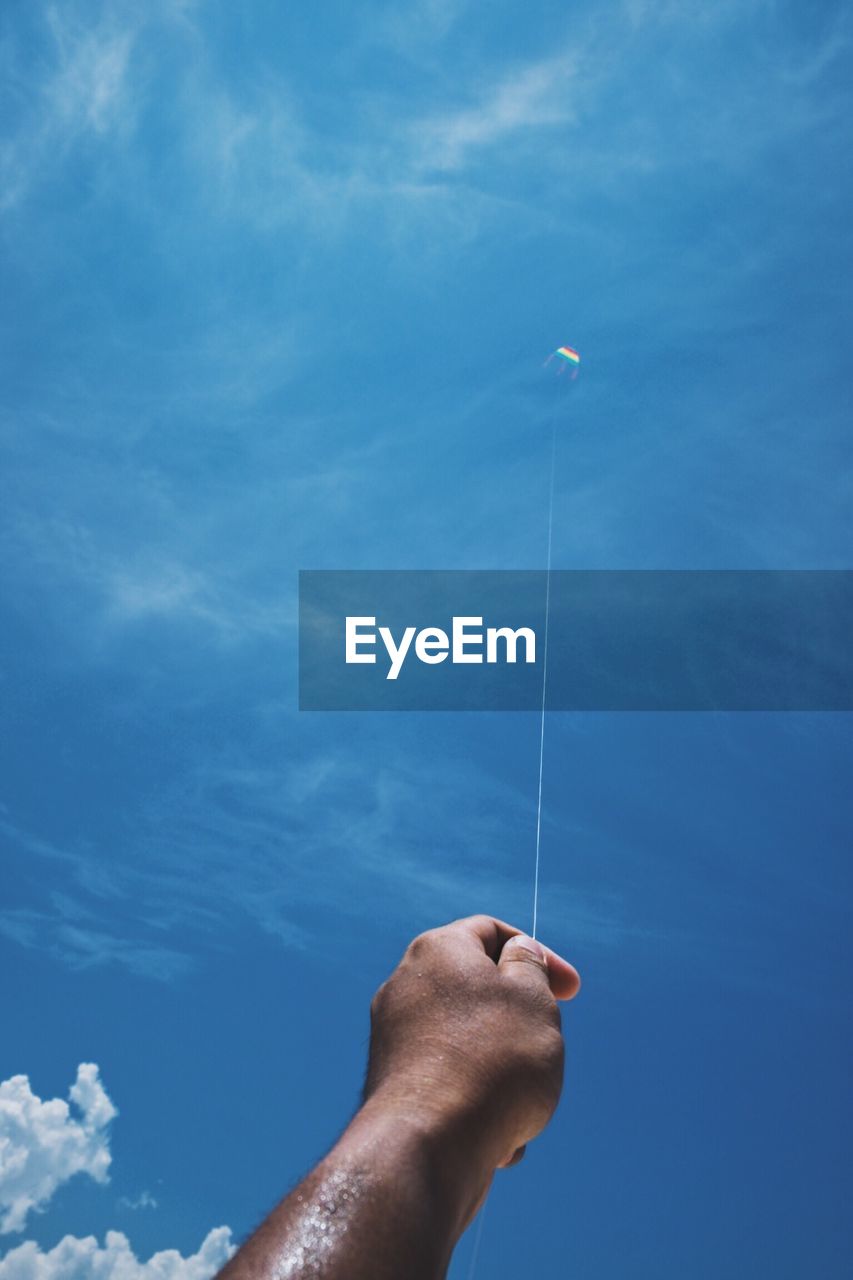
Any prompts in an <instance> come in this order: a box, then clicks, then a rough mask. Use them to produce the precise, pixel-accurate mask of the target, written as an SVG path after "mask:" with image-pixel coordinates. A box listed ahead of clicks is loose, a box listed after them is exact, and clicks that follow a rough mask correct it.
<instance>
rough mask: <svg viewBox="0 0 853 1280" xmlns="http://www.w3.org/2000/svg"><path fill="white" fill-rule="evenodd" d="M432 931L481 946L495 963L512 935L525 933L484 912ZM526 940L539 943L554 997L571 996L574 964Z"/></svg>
mask: <svg viewBox="0 0 853 1280" xmlns="http://www.w3.org/2000/svg"><path fill="white" fill-rule="evenodd" d="M435 932H436V933H438V934H443V935H445V937H446V938H447V939H452V940H453V941H454V942H457V941H458V942H460V943H462V944H463V945H468V946H471V945H473V946H476V947H477V948H478V949H480V948H482V950H483V951H485V953H486V955H487V956H488V957H489V958H490V959H491V960H494V962H495V963H496V964H497V963H498V962H499V960H500V957H501V955H502V954H503V950H504V948H505V947H506V945H507V943H508V942H510V940H511V939H513V938H519V937H523V936H526V935H524V934H523V933H522V930H521V929H517V928H516V927H515V925H512V924H507V923H506V921H505V920H498V919H496V917H495V916H487V915H477V916H466V917H465V918H464V919H462V920H454V921H453V923H452V924H447V925H444V926H443V928H441V929H436V930H435ZM528 940H529V941H530V942H532V943H533V944H534V946H535V947H541V948H542V950H543V951H544V953H545V962H546V966H547V973H548V980H549V982H550V985H551V991H552V993H553V995H554V997H555V999H557V1000H571V999H572V997H573V996H576V995H577V993H578V991H579V990H580V985H581V979H580V974H579V973H578V971H577V969H576V968H575V967H574V965H571V964H569V962H568V960H564V959H563V957H562V956H560V955H558V954H557V952H556V951H552V950H551V948H550V947H545V946H543V944H542V943H539V942H536V941H535V940H534V939H533V938H530V939H528Z"/></svg>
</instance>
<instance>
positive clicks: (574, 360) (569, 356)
mask: <svg viewBox="0 0 853 1280" xmlns="http://www.w3.org/2000/svg"><path fill="white" fill-rule="evenodd" d="M554 355H555V356H562V358H563V359H564V360H566V361H568V363H569V364H580V362H581V358H580V356H579V354H578V353H577V351H575V349H574V347H557V350H556V351H555V352H554Z"/></svg>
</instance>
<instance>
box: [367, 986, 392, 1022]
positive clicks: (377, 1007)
mask: <svg viewBox="0 0 853 1280" xmlns="http://www.w3.org/2000/svg"><path fill="white" fill-rule="evenodd" d="M387 991H388V983H387V982H383V983H382V985H381V986H379V987H377V988H376V991H375V992H374V994H373V999H372V1000H371V1002H370V1016H371V1017H372V1018H376V1017H378V1016H379V1015H380V1014H381V1012H382V1009H383V1007H384V1005H385V999H386V994H387Z"/></svg>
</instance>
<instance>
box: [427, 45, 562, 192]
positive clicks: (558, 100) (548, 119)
mask: <svg viewBox="0 0 853 1280" xmlns="http://www.w3.org/2000/svg"><path fill="white" fill-rule="evenodd" d="M574 71H575V63H574V59H573V58H572V57H571V56H569V55H561V56H559V57H556V58H547V59H544V60H542V61H540V62H534V63H532V64H531V65H529V66H527V67H523V68H522V69H521V70H519V71H516V72H515V73H514V74H513V75H511V76H508V77H506V78H505V79H503V80H501V81H500V83H498V84H497V85H495V86H494V87H493V88H492V89H490V90H489V92H488V93H486V94H484V95H483V97H482V99H481V101H480V102H479V103H478V104H477V105H476V106H474V107H471V108H469V109H466V110H464V111H459V112H456V113H455V114H449V115H444V116H440V117H437V118H435V119H433V120H427V121H422V122H419V123H418V124H417V125H416V127H415V136H416V138H417V139H418V142H419V145H420V148H421V160H422V163H423V164H425V165H426V166H428V167H434V168H437V169H456V168H459V167H460V166H461V165H462V164H464V162H465V161H466V159H467V158H468V154H469V152H471V151H473V150H474V149H475V148H480V147H485V146H490V145H492V144H493V143H496V142H499V141H500V140H501V139H503V138H505V137H506V136H507V135H508V134H511V133H515V132H518V131H520V130H523V129H532V128H536V127H542V126H545V125H552V126H553V125H559V124H563V125H565V124H568V123H570V122H571V120H572V117H573V111H572V105H571V103H570V102H569V101H568V96H567V93H568V89H569V87H570V85H571V83H572V78H573V75H574Z"/></svg>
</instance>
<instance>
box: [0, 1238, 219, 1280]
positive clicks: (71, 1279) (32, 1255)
mask: <svg viewBox="0 0 853 1280" xmlns="http://www.w3.org/2000/svg"><path fill="white" fill-rule="evenodd" d="M234 1249H235V1246H234V1244H233V1243H232V1240H231V1231H230V1229H229V1228H228V1227H214V1229H213V1230H212V1231H210V1232H208V1234H207V1236H206V1237H205V1239H204V1241H203V1242H202V1244H201V1247H200V1248H199V1250H198V1253H194V1254H192V1256H191V1257H188V1258H184V1257H182V1256H181V1254H180V1253H178V1251H177V1249H164V1250H163V1251H162V1252H160V1253H155V1254H154V1255H153V1257H151V1258H149V1259H148V1261H147V1262H140V1261H139V1259H138V1258H137V1257H136V1254H135V1253H134V1252H133V1250H132V1249H131V1247H130V1241H129V1240H128V1238H127V1236H125V1235H123V1234H122V1233H121V1232H120V1231H108V1232H107V1235H106V1240H105V1242H104V1244H103V1246H101V1245H99V1244H98V1242H97V1240H96V1239H95V1237H94V1236H86V1237H85V1238H84V1239H78V1238H77V1237H76V1236H65V1238H64V1239H63V1240H60V1242H59V1244H58V1245H56V1247H55V1248H53V1249H51V1250H49V1251H48V1252H46V1253H45V1252H42V1250H41V1249H40V1248H39V1247H38V1245H37V1244H35V1243H34V1242H33V1241H31V1240H29V1241H27V1243H26V1244H22V1245H19V1246H18V1248H16V1249H12V1250H11V1251H10V1252H9V1253H7V1254H6V1256H5V1258H2V1259H0V1280H210V1277H211V1276H214V1275H215V1274H216V1272H217V1271H218V1270H219V1269H220V1267H222V1266H224V1264H225V1263H226V1262H227V1261H228V1259H229V1258H230V1257H231V1255H232V1254H233V1253H234Z"/></svg>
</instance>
